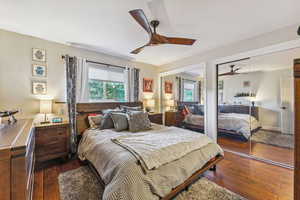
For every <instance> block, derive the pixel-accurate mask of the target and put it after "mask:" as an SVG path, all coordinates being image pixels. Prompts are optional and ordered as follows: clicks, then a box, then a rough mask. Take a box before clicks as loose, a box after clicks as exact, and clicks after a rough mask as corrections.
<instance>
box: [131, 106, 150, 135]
mask: <svg viewBox="0 0 300 200" xmlns="http://www.w3.org/2000/svg"><path fill="white" fill-rule="evenodd" d="M128 124H129V131H130V132H138V131H144V130H149V129H150V128H151V122H150V120H149V117H148V113H145V112H142V111H131V112H129V113H128Z"/></svg>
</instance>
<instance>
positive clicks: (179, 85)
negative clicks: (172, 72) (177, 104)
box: [176, 76, 183, 101]
mask: <svg viewBox="0 0 300 200" xmlns="http://www.w3.org/2000/svg"><path fill="white" fill-rule="evenodd" d="M176 82H177V94H178V96H177V98H178V99H177V101H182V100H183V95H182V90H183V84H182V78H181V77H180V76H177V77H176Z"/></svg>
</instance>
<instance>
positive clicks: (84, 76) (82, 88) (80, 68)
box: [76, 58, 90, 103]
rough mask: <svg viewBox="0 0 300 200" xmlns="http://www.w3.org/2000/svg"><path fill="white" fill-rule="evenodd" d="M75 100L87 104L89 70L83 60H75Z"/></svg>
mask: <svg viewBox="0 0 300 200" xmlns="http://www.w3.org/2000/svg"><path fill="white" fill-rule="evenodd" d="M76 74H77V76H76V100H77V102H78V103H84V102H89V99H90V98H89V85H88V84H89V68H88V65H87V63H86V59H85V58H77V72H76Z"/></svg>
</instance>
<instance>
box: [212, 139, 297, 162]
mask: <svg viewBox="0 0 300 200" xmlns="http://www.w3.org/2000/svg"><path fill="white" fill-rule="evenodd" d="M218 144H219V145H220V146H221V147H222V148H225V149H228V150H232V151H236V152H240V153H245V154H248V155H253V156H257V157H258V158H264V159H269V160H272V161H276V162H280V163H284V164H288V165H291V166H294V150H293V149H288V148H282V147H277V146H273V145H267V144H262V143H257V142H251V143H250V141H248V142H242V141H239V140H234V139H231V138H225V137H219V138H218Z"/></svg>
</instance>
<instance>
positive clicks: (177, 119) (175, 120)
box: [165, 111, 184, 127]
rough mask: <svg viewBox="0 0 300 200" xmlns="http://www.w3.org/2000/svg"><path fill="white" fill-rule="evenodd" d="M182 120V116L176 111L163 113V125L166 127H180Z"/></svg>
mask: <svg viewBox="0 0 300 200" xmlns="http://www.w3.org/2000/svg"><path fill="white" fill-rule="evenodd" d="M183 120H184V116H183V115H182V114H181V113H180V112H178V111H167V112H165V125H166V126H177V127H180V126H181V124H182V121H183Z"/></svg>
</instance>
